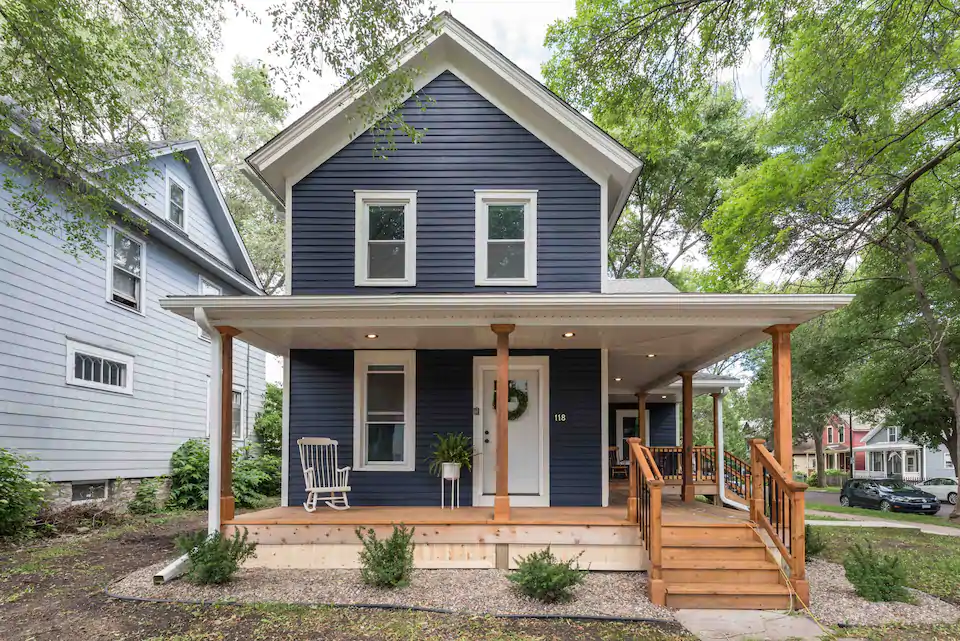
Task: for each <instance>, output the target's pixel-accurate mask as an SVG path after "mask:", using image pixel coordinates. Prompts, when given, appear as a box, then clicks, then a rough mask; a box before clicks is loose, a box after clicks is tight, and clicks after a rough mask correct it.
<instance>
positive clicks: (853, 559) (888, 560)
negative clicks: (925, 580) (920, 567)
mask: <svg viewBox="0 0 960 641" xmlns="http://www.w3.org/2000/svg"><path fill="white" fill-rule="evenodd" d="M843 568H844V570H846V573H847V580H849V581H850V583H852V584H853V587H854V588H855V589H856V591H857V594H858V595H860V596H862V597H863V598H864V599H866V600H868V601H909V600H910V593H909V592H907V590H906V582H907V572H906V570H905V569H904V567H903V564H902V563H901V561H900V558H899V557H898V556H897V555H895V554H883V553H880V552H876V551H874V549H873V547H872V546H869V545H868V546H862V545H860V544H859V543H858V544H856V545H854V546H853V547H852V548H851V549H850V551H849V552H848V553H847V557H846V558H845V559H844V561H843Z"/></svg>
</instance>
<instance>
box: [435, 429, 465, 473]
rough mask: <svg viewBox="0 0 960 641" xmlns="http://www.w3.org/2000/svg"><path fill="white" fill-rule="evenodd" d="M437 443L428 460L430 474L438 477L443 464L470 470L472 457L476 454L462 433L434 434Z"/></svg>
mask: <svg viewBox="0 0 960 641" xmlns="http://www.w3.org/2000/svg"><path fill="white" fill-rule="evenodd" d="M435 436H436V437H437V442H436V444H434V446H433V456H432V458H431V459H430V473H431V474H434V475H436V476H440V473H441V469H442V467H443V464H444V463H459V464H460V466H461V467H464V468H466V469H468V470H469V469H470V468H471V467H472V466H473V457H474V456H476V453H475V452H474V451H473V446H472V444H471V441H470V437H469V436H467V435H466V434H463V433H462V432H450V433H447V434H442V435H441V434H436V435H435Z"/></svg>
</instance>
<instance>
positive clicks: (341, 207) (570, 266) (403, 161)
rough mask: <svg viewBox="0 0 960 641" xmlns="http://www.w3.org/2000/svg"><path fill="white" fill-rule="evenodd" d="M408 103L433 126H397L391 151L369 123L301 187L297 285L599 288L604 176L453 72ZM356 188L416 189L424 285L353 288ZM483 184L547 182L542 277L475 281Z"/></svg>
mask: <svg viewBox="0 0 960 641" xmlns="http://www.w3.org/2000/svg"><path fill="white" fill-rule="evenodd" d="M421 93H422V94H423V95H425V96H428V97H429V98H431V99H433V100H434V101H435V103H434V104H430V106H428V107H427V109H426V111H423V112H422V111H421V110H420V109H419V108H418V107H417V105H416V101H415V100H413V99H411V100H409V101H408V102H407V103H406V105H405V106H404V108H403V114H404V118H405V119H406V121H407V122H409V123H410V124H412V125H415V126H416V127H418V128H426V129H427V133H426V135H425V137H424V139H423V142H421V143H420V144H416V145H415V144H412V143H411V142H410V141H409V140H408V139H406V138H404V137H403V136H402V135H399V134H398V135H397V141H396V144H397V149H396V150H395V151H391V152H389V154H388V158H387V159H385V160H384V159H378V158H376V157H375V156H374V154H373V149H374V146H375V140H374V137H373V135H372V134H371V133H370V132H366V133H364V134H362V135H360V136H358V137H357V139H356V140H354V141H352V142H351V143H350V144H349V145H347V146H346V147H345V148H344V149H342V150H341V151H340V152H338V153H337V154H335V155H334V156H333V157H332V158H330V159H329V160H327V161H326V162H325V163H324V164H323V165H321V166H320V167H318V168H317V169H315V170H314V171H313V172H312V173H311V174H310V175H308V176H307V177H306V178H304V179H303V180H302V181H300V182H299V183H298V184H297V185H295V186H294V188H293V274H292V288H293V293H294V294H348V293H366V294H383V293H402V294H408V293H424V292H431V293H442V292H445V293H457V292H469V291H483V292H488V293H496V292H504V291H524V292H531V291H548V292H558V291H568V292H599V291H600V272H601V255H600V187H599V186H598V185H597V183H595V182H594V181H592V180H591V179H590V178H588V177H587V176H586V175H584V174H583V173H582V172H580V171H579V170H578V169H577V168H576V167H574V166H573V165H571V164H570V163H569V162H567V161H566V160H565V159H564V158H563V157H561V156H560V155H559V154H557V153H556V152H554V151H553V150H552V149H550V148H549V147H547V145H545V144H544V143H543V142H541V141H540V140H539V139H538V138H536V137H535V136H534V135H533V134H531V133H530V132H528V131H527V130H526V129H524V128H523V127H522V126H520V125H519V124H518V123H517V122H515V121H514V120H512V119H511V118H510V117H508V116H507V115H506V114H504V113H503V112H502V111H500V110H499V109H497V108H496V107H494V106H493V105H492V104H491V103H490V102H488V101H487V100H486V99H485V98H483V97H482V96H480V95H479V94H478V93H476V92H475V91H473V89H471V88H470V87H469V86H468V85H466V84H465V83H463V82H462V81H461V80H460V79H459V78H457V77H456V76H455V75H454V74H452V73H450V72H444V73H443V74H441V75H440V76H438V77H437V78H436V79H434V80H433V81H432V82H430V83H429V84H428V85H427V86H426V87H425V88H424V89H423V91H422V92H421ZM356 189H408V190H416V191H417V286H416V287H398V288H382V287H362V288H355V287H354V284H353V283H354V256H353V254H354V218H355V211H354V208H355V204H354V203H355V199H354V190H356ZM475 189H536V190H538V194H537V209H538V214H537V231H538V234H537V259H538V268H537V287H536V288H531V287H514V288H499V287H481V288H477V287H475V285H474V228H475V223H474V218H475V213H474V209H475V196H474V190H475Z"/></svg>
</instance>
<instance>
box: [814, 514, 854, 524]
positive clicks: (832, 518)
mask: <svg viewBox="0 0 960 641" xmlns="http://www.w3.org/2000/svg"><path fill="white" fill-rule="evenodd" d="M849 520H850V519H838V518H837V517H835V516H820V515H819V514H816V515H813V514H810V515H807V521H837V522H841V521H849Z"/></svg>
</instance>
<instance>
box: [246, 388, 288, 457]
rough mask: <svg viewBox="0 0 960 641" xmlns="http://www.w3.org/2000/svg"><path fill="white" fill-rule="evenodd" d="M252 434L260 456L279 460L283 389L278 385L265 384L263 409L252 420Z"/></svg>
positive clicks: (281, 436) (281, 435)
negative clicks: (258, 447)
mask: <svg viewBox="0 0 960 641" xmlns="http://www.w3.org/2000/svg"><path fill="white" fill-rule="evenodd" d="M253 433H254V434H256V436H257V443H259V444H260V451H261V453H262V454H269V455H272V456H276V457H278V458H279V456H280V454H281V452H280V449H281V447H282V444H283V388H282V387H280V386H279V385H276V384H274V383H267V392H266V394H264V395H263V409H262V410H261V411H260V413H259V414H257V418H256V419H254V422H253Z"/></svg>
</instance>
